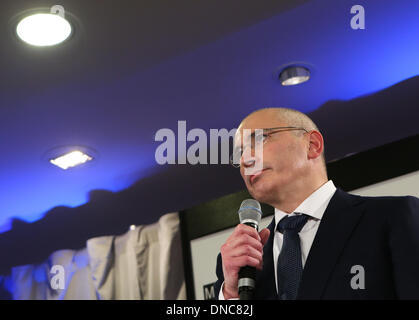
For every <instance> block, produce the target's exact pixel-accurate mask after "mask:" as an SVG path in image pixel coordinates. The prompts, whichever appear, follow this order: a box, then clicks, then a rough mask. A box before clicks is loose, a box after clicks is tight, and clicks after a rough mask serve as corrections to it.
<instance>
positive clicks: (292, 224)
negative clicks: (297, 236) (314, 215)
mask: <svg viewBox="0 0 419 320" xmlns="http://www.w3.org/2000/svg"><path fill="white" fill-rule="evenodd" d="M307 220H308V216H307V215H305V214H301V215H298V216H293V217H285V218H283V219H281V221H279V223H278V226H277V230H278V231H279V232H281V233H284V231H285V230H287V231H295V232H297V233H298V232H300V230H301V229H302V228H303V226H304V225H305V224H306V222H307Z"/></svg>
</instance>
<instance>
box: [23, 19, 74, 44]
mask: <svg viewBox="0 0 419 320" xmlns="http://www.w3.org/2000/svg"><path fill="white" fill-rule="evenodd" d="M16 33H17V35H18V36H19V38H20V39H22V40H23V41H25V42H26V43H29V44H31V45H34V46H40V47H43V46H53V45H56V44H59V43H61V42H63V41H64V40H65V39H67V38H68V37H69V36H70V34H71V25H70V23H69V22H68V21H67V20H66V19H64V18H63V17H61V16H60V15H58V14H52V13H37V14H34V15H30V16H28V17H26V18H23V19H22V20H21V21H20V22H19V23H18V25H17V27H16Z"/></svg>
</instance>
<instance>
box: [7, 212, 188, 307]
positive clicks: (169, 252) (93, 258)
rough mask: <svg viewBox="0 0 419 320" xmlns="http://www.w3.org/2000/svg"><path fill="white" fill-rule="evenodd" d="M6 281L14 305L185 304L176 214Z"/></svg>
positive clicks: (64, 253) (18, 271)
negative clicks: (74, 301) (96, 302)
mask: <svg viewBox="0 0 419 320" xmlns="http://www.w3.org/2000/svg"><path fill="white" fill-rule="evenodd" d="M54 266H55V267H54ZM2 280H3V283H4V284H5V288H6V289H7V290H8V291H9V292H10V293H11V294H12V297H13V299H50V300H56V299H81V300H84V299H89V300H92V299H93V300H96V299H105V300H106V299H123V300H143V299H144V300H164V299H186V290H185V281H184V273H183V260H182V247H181V241H180V231H179V216H178V213H169V214H166V215H164V216H162V217H161V218H160V219H159V221H158V222H157V223H154V224H151V225H147V226H137V227H136V228H135V229H134V230H130V231H128V232H127V233H125V234H123V235H121V236H105V237H97V238H93V239H89V240H88V241H87V243H86V248H84V249H82V250H77V251H76V250H60V251H56V252H54V253H53V254H51V255H50V257H49V258H48V260H47V261H45V263H42V264H40V265H25V266H19V267H15V268H12V271H11V274H10V275H8V276H7V277H4V278H3V279H2ZM57 286H58V287H57Z"/></svg>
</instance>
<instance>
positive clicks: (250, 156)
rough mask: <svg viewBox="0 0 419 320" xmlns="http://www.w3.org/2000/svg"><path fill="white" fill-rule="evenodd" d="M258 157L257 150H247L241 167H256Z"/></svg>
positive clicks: (242, 158)
mask: <svg viewBox="0 0 419 320" xmlns="http://www.w3.org/2000/svg"><path fill="white" fill-rule="evenodd" d="M256 157H257V155H255V149H254V148H247V149H246V150H245V152H244V153H243V155H242V157H241V159H240V165H241V166H243V167H245V168H249V167H252V166H254V165H255V162H256V160H257V159H256Z"/></svg>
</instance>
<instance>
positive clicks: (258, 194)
mask: <svg viewBox="0 0 419 320" xmlns="http://www.w3.org/2000/svg"><path fill="white" fill-rule="evenodd" d="M247 190H248V191H249V193H250V195H251V196H252V197H253V199H255V200H257V201H259V202H263V203H267V200H268V197H267V195H268V194H269V191H268V190H266V189H265V188H262V186H252V187H251V188H247Z"/></svg>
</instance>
